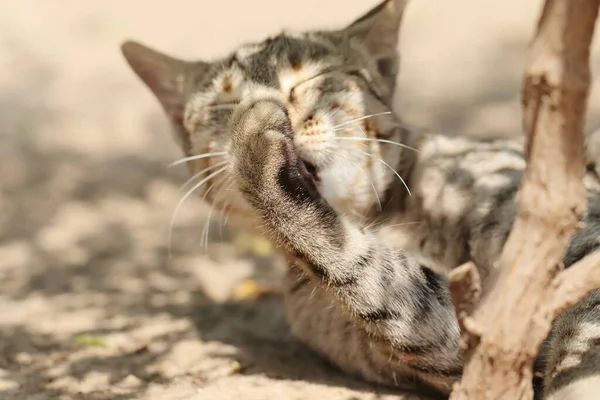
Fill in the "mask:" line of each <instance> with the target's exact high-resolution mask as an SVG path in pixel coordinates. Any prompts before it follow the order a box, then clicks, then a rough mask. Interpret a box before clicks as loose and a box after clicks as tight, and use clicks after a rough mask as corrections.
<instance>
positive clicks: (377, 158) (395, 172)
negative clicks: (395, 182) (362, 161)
mask: <svg viewBox="0 0 600 400" xmlns="http://www.w3.org/2000/svg"><path fill="white" fill-rule="evenodd" d="M354 151H356V152H358V153H361V154H364V155H365V156H367V157H372V158H374V159H375V160H377V161H379V162H380V163H382V164H383V165H385V166H386V167H388V168H389V169H390V171H392V172H393V173H394V174H395V175H396V176H397V177H398V179H400V182H402V184H403V185H404V187H405V188H406V191H407V192H408V195H409V196H412V193H411V192H410V189H409V188H408V185H407V184H406V182H405V181H404V179H402V177H401V176H400V174H399V173H398V172H397V171H396V170H395V169H394V168H392V166H391V165H390V164H388V163H386V162H385V161H383V160H382V159H381V158H379V157H376V156H374V155H373V154H371V153H367V152H365V151H360V150H354Z"/></svg>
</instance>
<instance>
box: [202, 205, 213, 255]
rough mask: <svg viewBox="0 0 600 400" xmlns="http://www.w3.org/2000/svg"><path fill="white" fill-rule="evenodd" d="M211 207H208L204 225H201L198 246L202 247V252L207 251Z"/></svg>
mask: <svg viewBox="0 0 600 400" xmlns="http://www.w3.org/2000/svg"><path fill="white" fill-rule="evenodd" d="M212 212H213V208H212V207H211V208H210V211H209V212H208V217H206V220H205V221H204V226H203V227H202V237H201V239H200V248H204V253H205V254H206V253H207V252H208V231H209V230H210V221H211V217H212Z"/></svg>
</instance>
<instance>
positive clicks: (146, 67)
mask: <svg viewBox="0 0 600 400" xmlns="http://www.w3.org/2000/svg"><path fill="white" fill-rule="evenodd" d="M121 51H122V52H123V55H124V56H125V59H126V60H127V62H128V63H129V65H130V66H131V68H132V69H133V70H134V71H135V73H136V74H137V75H138V76H139V77H140V79H141V80H142V81H143V82H144V83H145V84H146V85H147V86H148V87H149V88H150V90H152V92H153V93H154V95H155V96H156V97H157V98H158V100H159V101H160V103H161V104H162V106H163V108H164V109H165V111H166V113H167V115H168V116H169V119H170V120H171V122H172V123H173V124H175V125H176V126H180V127H182V126H183V111H184V107H185V104H186V101H187V100H188V96H189V94H190V93H191V92H192V91H193V86H194V82H195V80H196V79H197V78H198V75H200V74H202V73H203V70H205V69H206V67H207V65H208V64H205V63H202V62H188V61H183V60H178V59H176V58H173V57H170V56H167V55H166V54H162V53H159V52H158V51H156V50H152V49H150V48H148V47H146V46H144V45H142V44H139V43H136V42H131V41H128V42H125V43H123V44H122V45H121Z"/></svg>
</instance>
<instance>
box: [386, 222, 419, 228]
mask: <svg viewBox="0 0 600 400" xmlns="http://www.w3.org/2000/svg"><path fill="white" fill-rule="evenodd" d="M423 222H425V221H410V222H403V223H401V224H392V225H385V226H384V228H391V227H393V226H405V225H416V224H422V223H423Z"/></svg>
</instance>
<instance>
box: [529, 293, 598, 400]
mask: <svg viewBox="0 0 600 400" xmlns="http://www.w3.org/2000/svg"><path fill="white" fill-rule="evenodd" d="M541 357H542V361H543V363H544V364H545V367H544V388H543V393H544V396H543V398H544V399H545V400H596V399H599V398H600V290H597V291H595V292H593V293H592V294H590V295H589V296H588V297H587V298H586V299H585V300H584V301H582V302H581V303H579V304H578V305H576V306H575V307H573V308H572V309H570V310H568V311H566V312H565V313H563V314H562V315H560V316H559V317H558V318H557V319H556V320H555V321H554V323H553V326H552V331H551V333H550V336H549V337H548V340H547V342H546V343H545V346H544V349H543V352H542V354H541Z"/></svg>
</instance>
